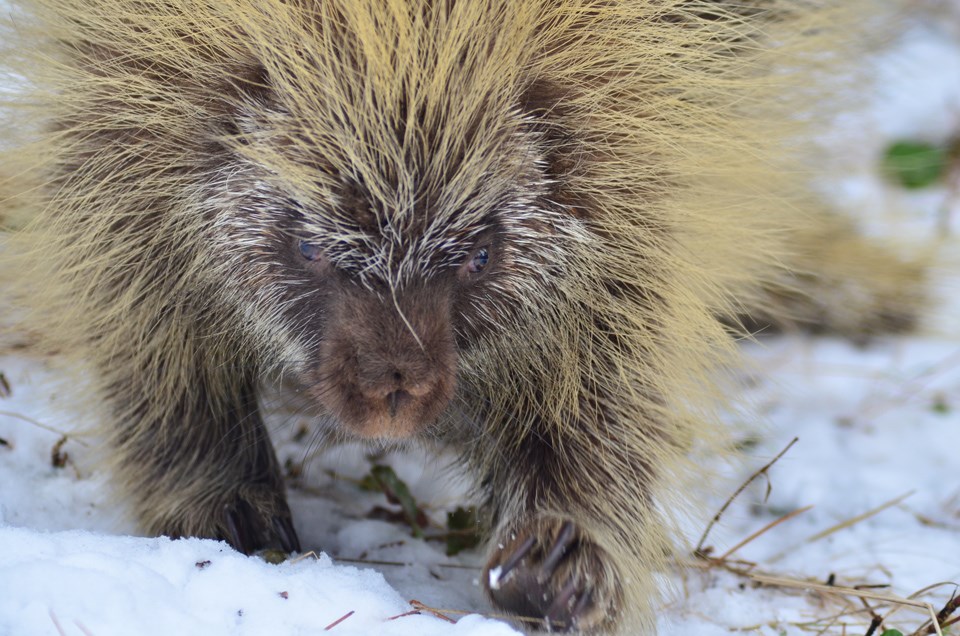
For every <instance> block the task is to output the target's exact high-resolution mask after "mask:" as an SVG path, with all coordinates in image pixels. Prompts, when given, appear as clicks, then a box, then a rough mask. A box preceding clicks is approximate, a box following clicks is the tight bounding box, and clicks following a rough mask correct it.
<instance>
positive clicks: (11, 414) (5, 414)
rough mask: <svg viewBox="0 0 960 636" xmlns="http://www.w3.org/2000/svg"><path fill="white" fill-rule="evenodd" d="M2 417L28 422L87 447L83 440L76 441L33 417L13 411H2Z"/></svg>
mask: <svg viewBox="0 0 960 636" xmlns="http://www.w3.org/2000/svg"><path fill="white" fill-rule="evenodd" d="M0 416H3V417H12V418H14V419H16V420H21V421H23V422H27V423H28V424H33V425H34V426H36V427H37V428H42V429H43V430H45V431H50V432H51V433H56V434H57V435H60V436H61V437H69V438H70V439H72V440H74V441H76V442H77V443H78V444H80V445H81V446H86V445H87V444H86V443H84V442H83V440H79V439H76V438H75V437H74V436H72V435H70V434H69V433H64V432H63V431H61V430H60V429H57V428H54V427H52V426H49V425H47V424H44V423H43V422H39V421H37V420H35V419H33V418H32V417H27V416H26V415H20V414H19V413H14V412H12V411H0Z"/></svg>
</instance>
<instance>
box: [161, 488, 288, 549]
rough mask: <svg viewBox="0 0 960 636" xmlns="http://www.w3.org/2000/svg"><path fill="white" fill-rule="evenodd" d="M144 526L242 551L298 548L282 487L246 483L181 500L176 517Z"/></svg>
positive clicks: (162, 532) (169, 534)
mask: <svg viewBox="0 0 960 636" xmlns="http://www.w3.org/2000/svg"><path fill="white" fill-rule="evenodd" d="M148 516H149V513H148ZM148 529H151V530H152V531H153V532H155V533H156V534H165V535H168V536H172V537H184V536H187V537H205V538H210V539H220V540H223V541H226V542H227V543H229V544H230V545H232V546H233V547H234V548H235V549H237V550H238V551H240V552H243V553H244V554H250V553H252V552H255V551H257V550H260V549H263V548H280V549H282V550H283V551H284V552H299V551H300V540H299V539H298V538H297V532H296V530H294V528H293V522H292V517H291V515H290V508H289V506H287V502H286V498H285V495H284V493H283V490H282V487H280V486H274V485H271V484H264V483H247V484H243V485H241V486H239V487H237V488H235V489H231V490H230V491H228V492H223V493H216V494H213V495H212V496H211V495H210V494H208V495H207V496H203V497H200V498H194V499H193V500H192V501H190V502H189V503H186V502H181V504H180V505H178V506H177V512H176V518H174V519H159V520H157V519H154V520H153V522H148Z"/></svg>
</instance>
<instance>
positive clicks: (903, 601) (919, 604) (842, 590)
mask: <svg viewBox="0 0 960 636" xmlns="http://www.w3.org/2000/svg"><path fill="white" fill-rule="evenodd" d="M748 576H749V577H750V578H752V579H753V580H754V581H756V582H758V583H763V584H765V585H775V586H778V587H792V588H796V589H804V590H813V591H816V592H823V593H825V594H840V595H844V594H845V595H849V596H854V597H858V598H865V599H871V600H874V601H883V602H886V603H894V604H896V605H903V606H906V607H914V608H917V609H921V610H923V611H925V612H928V613H929V614H930V616H931V617H932V618H933V620H934V627H935V628H936V634H937V636H943V632H942V631H941V630H940V626H939V625H938V624H936V620H937V613H936V610H934V609H933V605H931V604H930V603H925V602H923V601H915V600H913V599H909V598H901V597H899V596H893V595H891V594H877V593H876V592H868V591H866V590H858V589H856V588H853V587H841V586H836V585H823V584H822V583H811V582H807V581H796V580H793V579H785V578H781V577H777V576H768V575H765V574H749V575H748Z"/></svg>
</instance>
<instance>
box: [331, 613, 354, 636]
mask: <svg viewBox="0 0 960 636" xmlns="http://www.w3.org/2000/svg"><path fill="white" fill-rule="evenodd" d="M353 612H354V610H350V611H349V612H347V613H346V614H344V615H343V616H341V617H340V618H338V619H337V620H335V621H333V622H332V623H330V624H329V625H327V626H326V627H324V628H323V631H325V632H329V631H330V630H331V629H333V628H334V627H336V626H337V625H339V624H340V623H342V622H343V621H345V620H347V619H348V618H350V617H351V616H353Z"/></svg>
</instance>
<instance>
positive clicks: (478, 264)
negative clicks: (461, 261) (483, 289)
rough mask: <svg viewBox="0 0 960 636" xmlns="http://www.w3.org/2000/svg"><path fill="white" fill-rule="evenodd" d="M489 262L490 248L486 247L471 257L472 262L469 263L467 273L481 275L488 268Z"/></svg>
mask: <svg viewBox="0 0 960 636" xmlns="http://www.w3.org/2000/svg"><path fill="white" fill-rule="evenodd" d="M489 262H490V248H489V247H486V246H484V247H481V248H480V249H478V250H476V251H475V252H474V253H473V254H472V255H471V257H470V260H469V261H468V262H467V272H469V273H470V274H479V273H480V272H482V271H483V270H484V269H486V268H487V264H488V263H489Z"/></svg>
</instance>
